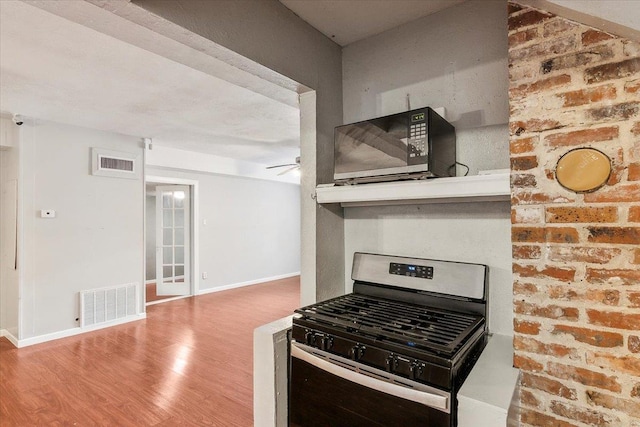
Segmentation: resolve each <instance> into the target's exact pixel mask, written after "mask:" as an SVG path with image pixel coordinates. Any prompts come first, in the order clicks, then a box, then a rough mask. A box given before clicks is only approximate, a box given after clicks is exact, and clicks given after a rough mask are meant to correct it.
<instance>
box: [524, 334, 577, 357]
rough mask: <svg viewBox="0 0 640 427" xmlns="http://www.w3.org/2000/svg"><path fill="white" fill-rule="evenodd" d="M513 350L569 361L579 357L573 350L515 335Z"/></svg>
mask: <svg viewBox="0 0 640 427" xmlns="http://www.w3.org/2000/svg"><path fill="white" fill-rule="evenodd" d="M513 348H514V349H516V350H519V351H526V352H529V353H537V354H543V355H547V356H555V357H569V358H570V359H576V358H579V357H580V356H579V354H578V351H577V350H576V349H575V348H571V347H567V346H564V345H561V344H545V343H543V342H540V341H538V340H535V339H533V338H529V337H522V336H517V335H516V336H515V337H513Z"/></svg>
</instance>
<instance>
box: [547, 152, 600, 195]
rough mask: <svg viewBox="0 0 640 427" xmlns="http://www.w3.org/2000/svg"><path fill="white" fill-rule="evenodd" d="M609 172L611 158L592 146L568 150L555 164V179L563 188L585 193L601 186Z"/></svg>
mask: <svg viewBox="0 0 640 427" xmlns="http://www.w3.org/2000/svg"><path fill="white" fill-rule="evenodd" d="M610 174H611V160H610V159H609V157H607V155H606V154H604V153H602V152H601V151H598V150H596V149H594V148H576V149H574V150H571V151H568V152H567V153H565V154H564V155H563V156H562V157H560V160H558V164H557V165H556V179H557V180H558V182H559V183H560V185H562V186H563V187H564V188H566V189H568V190H571V191H575V192H576V193H586V192H589V191H594V190H597V189H598V188H600V187H602V186H603V185H604V184H605V183H606V182H607V180H608V179H609V175H610Z"/></svg>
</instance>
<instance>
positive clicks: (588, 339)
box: [551, 325, 624, 347]
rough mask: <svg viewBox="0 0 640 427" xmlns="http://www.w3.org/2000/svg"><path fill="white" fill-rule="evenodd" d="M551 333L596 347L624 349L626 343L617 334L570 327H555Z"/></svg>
mask: <svg viewBox="0 0 640 427" xmlns="http://www.w3.org/2000/svg"><path fill="white" fill-rule="evenodd" d="M551 333H552V334H554V335H558V334H568V335H572V336H573V338H575V340H576V341H580V342H583V343H586V344H590V345H593V346H596V347H622V345H623V341H624V340H623V337H622V335H621V334H618V333H615V332H604V331H597V330H593V329H587V328H578V327H576V326H570V325H555V326H554V328H553V331H551Z"/></svg>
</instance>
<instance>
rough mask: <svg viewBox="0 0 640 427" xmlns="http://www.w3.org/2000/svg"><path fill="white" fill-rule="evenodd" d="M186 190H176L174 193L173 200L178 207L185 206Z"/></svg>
mask: <svg viewBox="0 0 640 427" xmlns="http://www.w3.org/2000/svg"><path fill="white" fill-rule="evenodd" d="M184 196H185V194H184V191H176V192H175V193H174V195H173V202H174V203H175V207H176V208H183V207H184Z"/></svg>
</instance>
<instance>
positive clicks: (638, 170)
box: [627, 163, 640, 181]
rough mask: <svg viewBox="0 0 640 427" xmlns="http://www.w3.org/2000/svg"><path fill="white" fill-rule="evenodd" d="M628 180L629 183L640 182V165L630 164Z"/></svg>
mask: <svg viewBox="0 0 640 427" xmlns="http://www.w3.org/2000/svg"><path fill="white" fill-rule="evenodd" d="M627 179H628V180H629V181H640V163H630V164H629V175H628V177H627Z"/></svg>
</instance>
